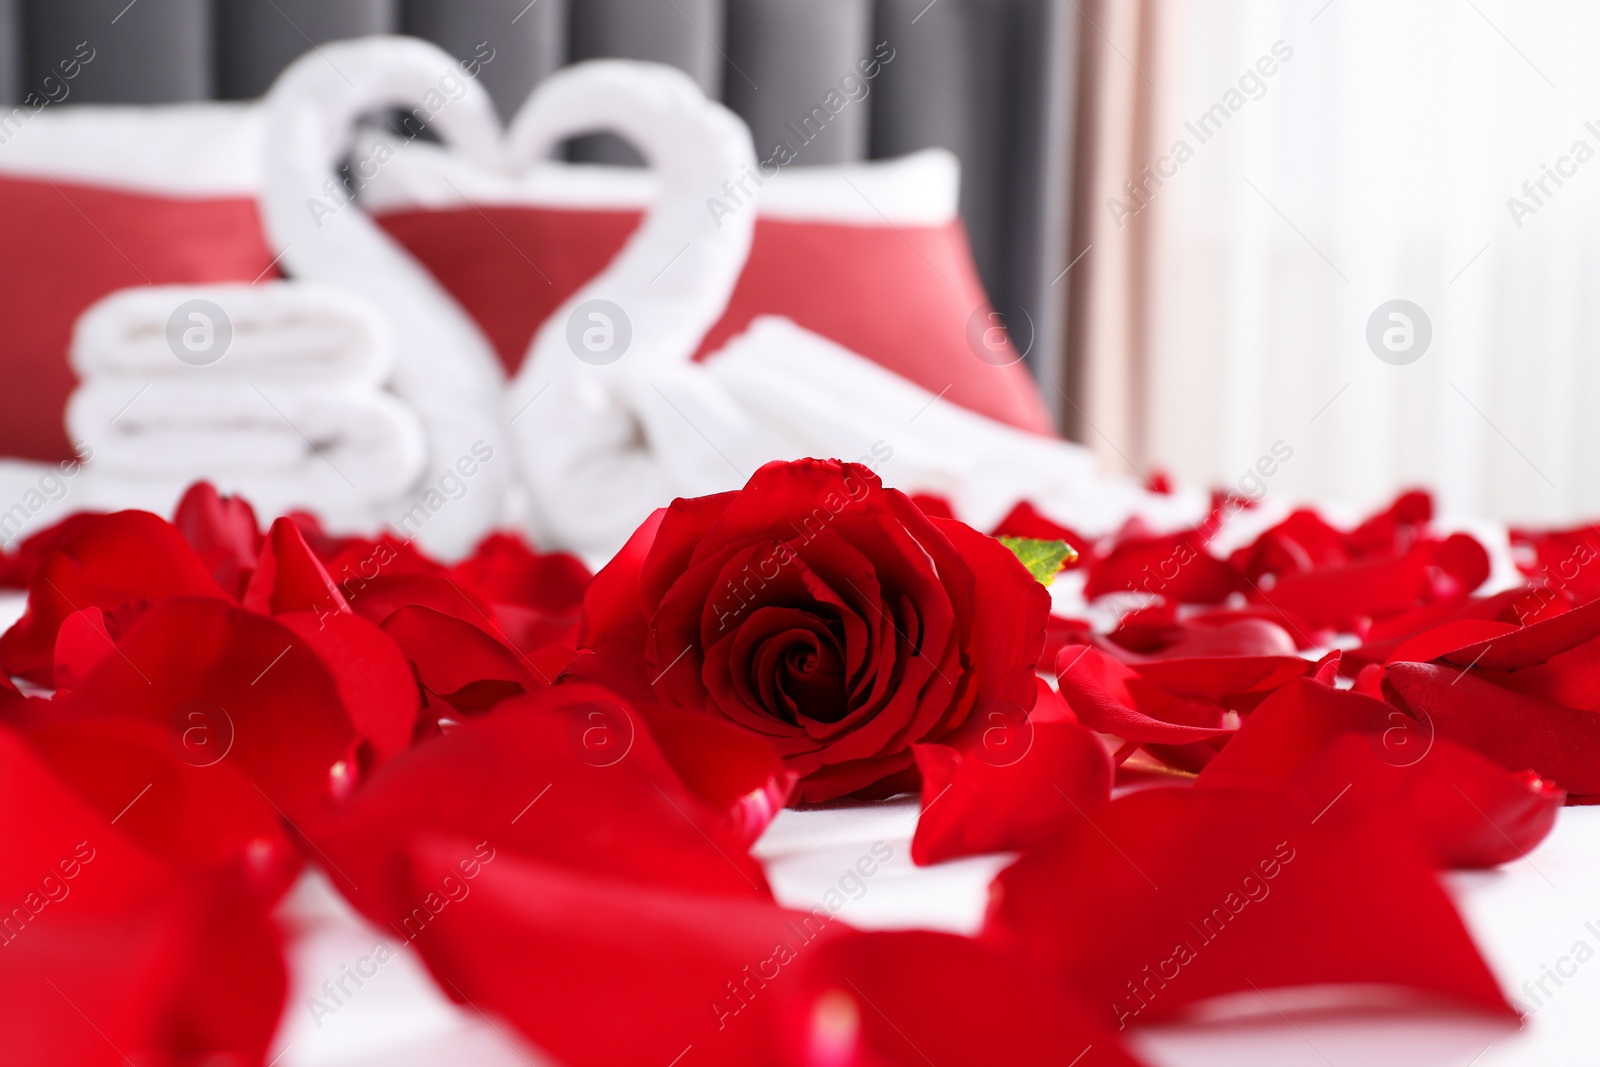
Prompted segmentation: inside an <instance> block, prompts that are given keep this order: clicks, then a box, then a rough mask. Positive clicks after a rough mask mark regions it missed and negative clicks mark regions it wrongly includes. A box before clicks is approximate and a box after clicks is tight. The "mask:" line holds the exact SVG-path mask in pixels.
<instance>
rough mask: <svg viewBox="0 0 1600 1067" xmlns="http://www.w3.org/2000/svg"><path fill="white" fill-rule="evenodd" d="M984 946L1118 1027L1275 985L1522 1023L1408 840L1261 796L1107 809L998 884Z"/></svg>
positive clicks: (1152, 796)
mask: <svg viewBox="0 0 1600 1067" xmlns="http://www.w3.org/2000/svg"><path fill="white" fill-rule="evenodd" d="M1091 820H1092V821H1091ZM985 937H986V938H987V939H989V940H991V941H992V942H994V943H997V944H1001V945H1003V946H1007V947H1009V948H1011V949H1013V950H1014V951H1017V952H1019V953H1021V954H1023V955H1026V956H1028V957H1030V958H1032V959H1034V960H1035V961H1036V962H1038V963H1039V964H1040V965H1041V966H1043V967H1045V968H1047V969H1048V970H1050V971H1051V973H1053V974H1055V975H1057V976H1059V977H1060V978H1061V979H1063V980H1064V981H1066V982H1067V983H1068V984H1069V985H1070V986H1071V987H1072V988H1073V989H1075V990H1076V991H1077V992H1078V993H1079V994H1081V995H1082V996H1083V997H1084V998H1085V999H1087V1000H1088V1001H1089V1002H1090V1003H1092V1004H1104V1005H1107V1006H1108V1007H1107V1008H1106V1016H1105V1019H1106V1022H1107V1023H1108V1024H1109V1025H1111V1026H1112V1027H1114V1028H1120V1027H1121V1026H1125V1025H1128V1024H1130V1023H1134V1022H1139V1023H1143V1022H1151V1021H1156V1020H1159V1019H1164V1018H1171V1017H1173V1016H1175V1015H1178V1014H1179V1013H1180V1012H1181V1011H1182V1010H1183V1009H1185V1008H1187V1007H1188V1006H1190V1005H1193V1004H1196V1003H1198V1002H1201V1001H1204V1000H1207V999H1210V998H1213V997H1218V996H1224V995H1229V994H1253V993H1259V992H1260V991H1263V990H1265V991H1268V992H1270V991H1272V990H1274V989H1281V988H1286V987H1326V986H1355V987H1371V986H1387V987H1397V988H1405V989H1409V990H1411V991H1413V992H1414V993H1421V994H1435V995H1443V996H1447V997H1452V998H1455V999H1456V1000H1458V1001H1459V1002H1461V1003H1462V1004H1464V1005H1469V1006H1472V1007H1474V1008H1477V1009H1480V1010H1483V1011H1486V1012H1488V1013H1491V1014H1496V1015H1500V1016H1504V1017H1508V1018H1512V1019H1515V1018H1516V1017H1517V1016H1516V1012H1515V1011H1514V1010H1513V1009H1512V1008H1511V1006H1510V1005H1509V1004H1507V1002H1506V1000H1505V998H1504V996H1503V995H1502V994H1501V992H1500V990H1499V988H1498V987H1497V986H1496V984H1495V981H1494V978H1493V976H1492V975H1491V974H1490V972H1489V969H1488V967H1487V966H1486V965H1485V964H1484V962H1483V960H1482V958H1481V957H1479V955H1478V953H1477V951H1476V949H1475V948H1474V947H1473V945H1472V941H1471V939H1470V938H1469V937H1468V935H1467V931H1466V929H1465V928H1464V927H1463V926H1462V924H1461V920H1460V919H1459V918H1458V917H1457V915H1456V913H1455V910H1454V909H1453V908H1452V907H1451V905H1450V902H1449V899H1448V898H1447V897H1446V896H1445V894H1444V891H1443V890H1442V889H1440V887H1439V885H1438V884H1437V882H1435V881H1434V878H1433V875H1432V872H1431V871H1430V870H1429V869H1428V867H1427V866H1426V865H1425V864H1424V863H1423V862H1422V861H1421V860H1420V859H1419V858H1418V857H1417V856H1416V855H1415V853H1414V851H1413V849H1412V848H1411V847H1410V846H1409V845H1408V844H1406V843H1405V842H1401V841H1397V840H1395V839H1393V838H1392V837H1391V836H1390V834H1389V832H1388V831H1387V830H1386V828H1385V827H1384V826H1383V824H1382V823H1370V822H1368V823H1365V824H1363V825H1361V826H1360V827H1359V828H1357V829H1354V830H1353V829H1352V828H1351V827H1349V826H1347V825H1343V824H1337V823H1331V822H1325V823H1320V824H1313V823H1311V822H1310V821H1309V818H1308V817H1307V816H1306V815H1304V814H1302V813H1301V812H1300V811H1299V810H1297V809H1296V808H1295V807H1294V806H1293V805H1292V804H1291V803H1290V802H1289V801H1288V800H1286V799H1283V798H1280V797H1278V796H1276V795H1274V794H1271V793H1266V792H1256V791H1244V790H1226V789H1182V788H1164V789H1162V788H1158V789H1147V790H1143V791H1140V792H1136V793H1133V794H1130V795H1129V796H1126V797H1123V798H1121V799H1118V800H1114V801H1112V802H1111V803H1109V804H1107V805H1105V806H1103V807H1101V808H1099V809H1097V810H1095V811H1093V812H1091V813H1089V815H1088V817H1087V818H1085V819H1083V820H1081V821H1080V822H1079V823H1078V824H1077V825H1076V826H1074V827H1073V828H1072V829H1071V830H1070V831H1068V832H1066V833H1064V834H1063V835H1062V836H1061V837H1060V838H1059V840H1058V841H1057V843H1055V844H1053V845H1050V846H1048V847H1046V848H1043V849H1037V850H1035V851H1032V852H1029V853H1028V854H1026V855H1025V856H1023V858H1022V859H1020V860H1018V861H1017V862H1016V863H1015V864H1013V865H1012V866H1011V867H1009V868H1007V869H1006V870H1005V871H1003V872H1001V874H1000V876H999V877H998V878H997V879H996V880H995V887H994V896H993V903H992V905H991V909H990V914H989V919H988V924H987V927H986V930H985ZM1352 991H1353V990H1352ZM1385 1002H1387V1003H1392V1002H1393V994H1392V993H1390V994H1388V996H1387V998H1386V1001H1385Z"/></svg>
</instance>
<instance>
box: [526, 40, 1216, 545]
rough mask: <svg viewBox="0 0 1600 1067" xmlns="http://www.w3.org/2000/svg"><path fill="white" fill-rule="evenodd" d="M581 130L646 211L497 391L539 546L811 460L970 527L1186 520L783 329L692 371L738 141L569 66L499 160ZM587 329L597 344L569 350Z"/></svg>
mask: <svg viewBox="0 0 1600 1067" xmlns="http://www.w3.org/2000/svg"><path fill="white" fill-rule="evenodd" d="M599 130H604V131H607V132H611V133H617V134H620V135H622V136H623V137H625V138H627V139H628V140H630V141H631V142H633V143H634V145H635V147H637V148H638V149H639V151H640V152H641V154H642V155H643V156H644V157H645V159H646V161H647V162H648V163H649V164H650V165H651V166H652V167H654V168H655V169H656V171H657V174H658V178H657V181H658V199H657V201H656V203H655V204H654V205H652V206H651V208H650V210H649V211H648V212H647V213H646V215H645V218H644V222H643V223H642V224H641V225H640V227H639V229H638V230H637V231H635V233H634V234H633V235H632V236H631V237H630V238H629V240H628V242H627V243H626V244H625V245H624V246H623V248H622V250H621V251H620V252H619V253H618V254H617V256H616V257H615V258H614V259H613V260H612V261H611V262H610V263H609V264H608V265H607V266H606V267H605V269H604V270H602V271H601V272H600V273H599V274H598V275H597V276H595V277H594V278H593V279H591V280H590V281H589V282H588V283H587V284H586V285H584V286H582V287H580V288H579V289H578V290H577V291H576V292H575V293H573V294H572V295H571V296H570V297H569V298H568V299H567V300H566V301H564V302H563V303H562V304H561V306H560V307H558V308H557V309H556V311H555V313H554V314H552V315H551V316H550V317H549V318H548V319H546V320H545V322H544V323H543V324H542V325H541V326H540V328H539V330H538V332H537V334H536V335H535V337H534V341H533V344H532V346H531V349H530V351H529V354H528V357H527V359H526V361H525V362H524V364H523V366H522V368H521V369H520V370H519V372H518V373H517V375H516V377H515V378H514V379H513V381H512V385H511V389H510V391H509V396H508V409H507V410H508V412H509V413H510V417H511V419H512V431H513V436H514V439H515V441H516V445H517V451H518V457H519V459H520V460H521V463H522V470H523V474H524V477H525V479H526V484H527V488H528V490H529V492H530V495H531V497H532V501H533V509H532V515H531V517H530V519H531V523H532V525H533V528H534V531H535V533H536V535H537V536H539V537H540V538H541V539H542V540H544V541H547V542H549V543H552V544H558V545H561V546H564V547H568V548H573V549H577V550H580V551H583V552H585V553H587V554H590V555H592V556H595V557H597V558H605V557H606V556H608V555H609V554H610V553H612V552H614V551H615V550H616V549H617V548H619V547H620V546H621V545H622V543H623V542H624V541H625V540H626V539H627V537H628V536H629V535H630V534H631V533H632V532H633V530H634V529H635V528H636V527H637V526H638V525H639V523H640V522H642V521H643V520H644V519H645V518H646V517H647V516H648V515H649V514H650V512H651V511H653V510H654V509H656V508H658V507H661V506H663V505H664V504H666V503H668V502H669V501H670V500H672V499H673V498H674V497H678V496H695V495H703V494H707V493H713V492H719V491H722V490H726V489H731V488H735V487H737V486H739V485H741V484H743V482H744V481H745V480H746V479H747V478H748V477H749V475H750V474H751V473H752V472H753V471H754V470H755V469H756V468H757V467H759V466H760V465H761V464H762V463H765V462H767V461H769V460H774V459H792V458H796V457H800V456H813V455H816V456H836V457H841V458H845V459H852V460H853V459H862V460H863V461H865V462H868V463H870V464H871V465H873V466H874V467H875V468H876V469H877V470H878V472H879V473H880V475H881V476H882V477H883V478H884V480H885V482H886V483H887V484H890V485H894V486H897V487H899V488H903V489H907V490H923V491H931V492H937V493H941V494H944V495H947V496H949V497H950V498H951V499H952V500H954V501H955V502H956V503H957V506H958V508H959V509H960V511H961V513H962V514H963V516H964V517H966V518H968V519H969V520H970V521H973V522H978V523H983V522H985V521H990V520H997V519H998V518H1000V516H1001V515H1003V514H1004V513H1005V512H1006V511H1007V510H1009V509H1010V507H1011V506H1013V505H1014V504H1015V503H1017V502H1018V501H1019V500H1022V499H1031V500H1033V501H1035V502H1036V503H1037V504H1039V505H1040V506H1041V507H1043V508H1045V509H1047V510H1049V511H1052V512H1055V513H1058V514H1063V515H1067V516H1071V518H1072V521H1074V522H1076V523H1078V524H1080V525H1081V526H1083V527H1085V528H1088V529H1089V530H1091V531H1097V530H1104V529H1110V528H1112V527H1114V526H1115V525H1117V524H1119V523H1120V522H1122V521H1123V520H1125V519H1127V518H1128V517H1130V516H1132V515H1134V514H1142V515H1145V516H1147V517H1149V518H1152V519H1155V520H1156V521H1158V522H1159V521H1161V516H1162V515H1163V514H1165V515H1167V517H1168V521H1171V520H1172V519H1173V518H1175V517H1176V515H1177V514H1180V513H1184V514H1186V513H1190V512H1193V513H1196V514H1198V511H1199V510H1200V505H1199V504H1198V502H1197V501H1195V500H1190V499H1188V498H1179V499H1158V498H1156V497H1154V496H1153V495H1152V494H1149V493H1146V492H1144V491H1143V490H1141V489H1139V488H1137V487H1136V486H1134V485H1132V484H1131V483H1128V482H1125V481H1121V480H1117V479H1107V478H1104V477H1102V476H1101V475H1099V474H1098V473H1097V471H1096V468H1095V463H1094V461H1093V459H1092V457H1091V455H1090V454H1089V453H1088V452H1087V451H1086V450H1084V449H1082V448H1080V447H1079V446H1076V445H1072V444H1069V443H1067V442H1064V441H1061V440H1059V439H1056V438H1053V437H1048V436H1045V435H1042V434H1034V433H1028V432H1025V431H1021V430H1017V429H1014V428H1011V427H1008V426H1005V425H1004V424H1002V423H999V422H996V421H994V420H991V419H988V418H985V417H984V416H982V415H978V414H976V413H973V412H971V411H968V410H965V409H962V408H958V407H956V406H955V405H954V404H951V403H950V402H949V401H947V400H945V399H943V398H942V397H941V396H939V395H938V394H937V393H933V392H931V391H929V390H927V389H925V388H922V387H920V386H917V385H914V384H912V383H911V382H910V381H908V380H906V379H905V378H902V377H900V376H898V375H895V374H892V373H890V372H889V371H886V370H885V369H883V368H882V367H880V366H878V365H877V364H875V363H873V362H872V361H870V360H867V359H865V358H863V357H861V356H859V355H857V354H856V353H853V352H851V351H850V350H848V349H846V348H844V347H842V346H840V345H838V344H836V343H833V342H831V341H829V340H828V339H826V338H823V337H821V336H819V335H818V334H816V333H815V332H813V331H809V330H806V329H803V328H801V327H799V326H797V325H795V324H794V323H793V322H791V321H789V320H787V319H782V318H776V317H764V318H758V319H756V320H755V321H754V322H753V323H752V324H751V325H750V327H749V328H748V329H747V330H746V331H744V332H743V333H742V334H740V335H739V336H737V337H735V338H734V339H732V340H731V341H730V342H729V343H728V344H726V345H725V346H723V347H722V348H721V349H719V350H718V351H717V352H714V353H712V354H711V355H709V356H708V357H706V358H705V359H704V360H703V361H699V362H696V361H695V360H694V359H693V357H694V354H695V352H696V349H697V348H698V347H699V345H700V342H701V340H702V338H703V337H704V336H705V334H706V332H707V331H708V330H710V329H711V327H712V326H713V324H714V323H716V321H717V320H718V318H719V317H720V316H721V314H722V311H723V309H724V308H725V307H726V305H727V301H728V299H729V296H730V294H731V293H732V291H733V288H734V285H735V283H736V281H737V279H738V275H739V269H740V268H741V267H742V266H743V262H744V257H745V256H746V254H747V253H748V250H749V245H750V233H751V227H752V224H753V219H754V215H755V212H753V211H744V212H740V213H737V214H735V215H733V216H731V217H730V216H726V215H722V214H720V213H714V212H710V211H708V210H707V208H706V204H707V201H708V200H709V199H713V198H716V197H718V196H720V195H721V188H722V186H723V184H724V183H725V182H726V181H728V179H729V178H730V177H736V176H738V175H740V174H742V173H745V171H746V169H747V168H750V167H753V166H754V165H755V154H754V150H753V148H752V146H751V142H750V136H749V131H748V129H747V128H746V127H745V126H744V124H743V123H742V122H740V121H739V120H738V119H737V118H736V117H735V116H733V115H732V114H731V113H730V112H728V111H727V110H726V109H725V108H723V107H722V106H721V105H720V104H717V103H715V102H712V101H708V100H707V99H706V98H705V97H704V96H703V95H702V94H701V92H700V90H699V89H698V88H697V87H696V86H695V85H694V83H693V82H691V81H690V80H689V79H688V78H687V77H685V76H684V75H682V74H680V73H678V72H677V71H673V70H670V69H668V68H662V67H656V66H652V65H648V64H637V63H626V62H619V61H601V62H594V63H584V64H578V65H576V66H573V67H568V68H566V69H565V70H563V71H561V72H559V73H557V74H556V75H554V76H552V77H551V78H550V79H548V80H547V81H546V82H545V83H544V84H543V85H542V86H541V87H540V88H539V90H537V91H536V92H535V93H534V95H533V96H532V97H531V98H530V99H529V101H528V103H527V105H526V106H525V107H524V108H523V110H522V111H521V113H519V114H518V116H517V118H516V120H515V121H514V123H513V125H512V128H511V133H510V138H509V149H510V152H511V162H512V163H513V164H515V165H519V166H529V165H531V164H533V163H534V162H536V161H538V160H540V159H543V158H544V157H546V156H547V155H548V154H549V153H550V152H551V151H552V150H553V149H554V148H555V147H556V146H557V145H558V144H560V143H561V142H562V141H564V140H566V139H567V138H569V137H572V136H575V135H577V134H582V133H591V132H596V131H599ZM759 195H760V194H759V192H758V193H757V196H759ZM624 329H625V330H626V336H627V338H628V340H627V344H626V346H625V347H624V346H623V345H622V344H621V343H620V342H618V341H616V340H615V339H616V338H618V337H622V336H624ZM591 330H594V331H598V334H592V333H590V332H589V331H591ZM595 336H598V337H599V338H601V339H602V340H604V341H605V344H604V345H603V348H604V351H600V352H597V351H589V350H586V348H585V345H586V344H587V343H588V342H587V341H586V340H585V339H586V338H590V337H595ZM973 358H974V359H976V358H977V357H976V356H974V357H973Z"/></svg>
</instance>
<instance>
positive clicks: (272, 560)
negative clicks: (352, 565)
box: [240, 519, 350, 615]
mask: <svg viewBox="0 0 1600 1067" xmlns="http://www.w3.org/2000/svg"><path fill="white" fill-rule="evenodd" d="M240 602H241V603H242V604H244V606H245V607H247V608H249V609H250V610H251V611H257V612H260V613H261V614H263V615H283V614H286V613H288V612H291V611H307V612H313V613H315V614H317V615H332V614H337V613H339V612H343V611H349V610H350V605H349V604H347V603H346V602H345V599H344V595H343V594H342V593H340V592H339V587H338V586H336V585H334V584H333V579H332V578H330V577H329V576H328V572H327V570H326V569H325V568H324V567H323V566H322V563H321V562H320V561H319V560H318V559H317V557H316V555H315V554H313V553H312V551H311V547H310V546H309V545H307V544H306V539H305V538H304V537H302V536H301V535H300V531H299V529H298V528H296V526H295V524H294V523H292V522H290V521H289V520H288V519H278V520H276V521H275V522H273V524H272V529H270V530H268V531H267V541H266V544H265V545H263V546H262V548H261V558H260V559H259V560H258V561H257V563H256V569H255V572H254V573H253V574H251V575H250V584H249V586H247V587H246V588H245V591H244V597H243V598H242V599H241V601H240Z"/></svg>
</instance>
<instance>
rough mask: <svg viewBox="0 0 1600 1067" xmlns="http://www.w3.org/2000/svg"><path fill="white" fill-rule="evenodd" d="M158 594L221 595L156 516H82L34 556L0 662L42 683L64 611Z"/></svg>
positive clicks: (2, 641)
mask: <svg viewBox="0 0 1600 1067" xmlns="http://www.w3.org/2000/svg"><path fill="white" fill-rule="evenodd" d="M166 597H212V598H215V599H217V600H219V601H225V600H227V599H228V595H227V593H226V592H224V590H223V589H222V587H221V586H219V585H218V584H217V583H216V581H215V580H213V579H212V577H211V573H210V570H209V568H207V567H206V565H205V564H204V563H203V562H202V561H201V559H200V557H199V556H197V555H195V552H194V549H192V548H190V547H189V544H188V542H186V541H185V540H184V539H183V536H182V535H181V534H180V533H178V531H177V530H176V529H175V528H174V527H173V526H171V525H169V524H168V523H166V522H165V521H163V520H161V519H159V518H157V517H156V516H154V515H151V514H149V513H148V512H143V511H121V512H117V513H116V514H114V515H103V516H100V517H98V518H96V519H94V520H93V521H91V522H85V523H82V524H80V525H78V526H77V527H76V528H75V529H74V530H73V532H71V533H70V534H69V535H67V536H63V537H62V538H61V539H60V540H59V541H58V542H57V543H56V545H55V546H54V547H53V548H52V549H51V551H50V552H49V554H48V555H47V556H46V557H45V558H44V559H43V560H41V561H40V563H39V566H38V569H37V571H36V572H35V574H34V576H33V580H32V581H31V582H30V583H29V585H28V610H27V613H26V614H25V615H23V617H22V618H21V619H20V620H19V621H18V622H17V624H16V625H15V626H13V627H12V628H11V629H10V630H7V631H6V633H5V634H4V635H3V636H0V666H3V667H4V669H5V670H6V671H7V673H10V674H13V675H16V676H17V677H19V678H26V679H28V680H29V681H30V682H35V683H37V684H39V685H50V684H51V682H52V680H53V679H52V674H53V670H52V665H51V659H52V655H53V653H54V651H55V643H56V631H57V630H58V629H60V627H61V623H62V622H63V621H65V620H66V618H67V617H68V616H69V615H71V614H72V613H73V612H76V611H82V610H84V609H86V608H101V609H104V610H106V611H110V610H111V609H113V608H119V607H122V606H123V605H125V604H129V603H130V602H136V601H151V600H158V599H161V598H166Z"/></svg>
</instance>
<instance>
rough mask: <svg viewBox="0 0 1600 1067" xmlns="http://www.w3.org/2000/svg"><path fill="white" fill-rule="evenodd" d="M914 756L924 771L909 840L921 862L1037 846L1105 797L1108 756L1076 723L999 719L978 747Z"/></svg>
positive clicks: (918, 751)
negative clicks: (919, 806)
mask: <svg viewBox="0 0 1600 1067" xmlns="http://www.w3.org/2000/svg"><path fill="white" fill-rule="evenodd" d="M996 714H998V713H996ZM1022 746H1026V748H1025V750H1022V751H1020V752H1019V751H1017V749H1021V748H1022ZM912 752H913V753H914V755H915V756H916V760H917V768H918V769H919V770H920V771H921V772H922V814H921V816H920V817H919V818H918V819H917V832H916V836H915V837H914V838H912V841H911V858H912V860H913V861H915V862H916V863H917V864H919V865H927V864H930V863H943V862H944V861H945V860H951V859H957V858H959V857H962V856H971V855H978V854H982V853H986V852H1010V851H1024V850H1026V849H1030V848H1033V847H1035V846H1038V845H1042V844H1044V843H1045V842H1047V841H1049V840H1051V839H1052V838H1054V837H1055V836H1056V835H1057V834H1058V833H1060V832H1061V831H1062V830H1064V829H1066V828H1067V827H1070V826H1071V825H1072V824H1073V822H1075V821H1076V820H1077V819H1078V818H1079V817H1080V815H1079V813H1080V812H1082V811H1084V810H1085V809H1091V808H1095V807H1097V806H1099V805H1100V804H1103V803H1104V802H1105V801H1107V800H1109V799H1110V797H1111V779H1112V766H1111V753H1110V752H1109V751H1108V750H1107V749H1106V746H1105V745H1104V743H1102V742H1101V740H1100V738H1099V737H1097V736H1096V735H1095V733H1094V732H1093V731H1092V730H1089V729H1087V728H1086V727H1083V726H1080V725H1079V724H1077V723H1075V722H1035V721H1032V720H1025V721H1020V722H1019V721H1010V720H1008V719H1007V718H1006V717H1005V716H1003V715H1001V716H1000V718H999V719H997V721H996V722H995V724H994V725H993V726H991V727H989V728H988V729H986V730H985V731H984V732H983V734H981V735H979V740H978V743H977V744H976V745H973V746H971V747H968V748H965V749H958V748H953V747H948V746H945V745H917V746H916V747H915V748H913V749H912Z"/></svg>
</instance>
